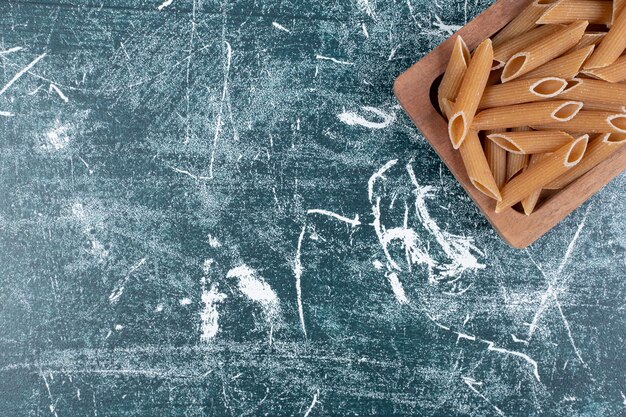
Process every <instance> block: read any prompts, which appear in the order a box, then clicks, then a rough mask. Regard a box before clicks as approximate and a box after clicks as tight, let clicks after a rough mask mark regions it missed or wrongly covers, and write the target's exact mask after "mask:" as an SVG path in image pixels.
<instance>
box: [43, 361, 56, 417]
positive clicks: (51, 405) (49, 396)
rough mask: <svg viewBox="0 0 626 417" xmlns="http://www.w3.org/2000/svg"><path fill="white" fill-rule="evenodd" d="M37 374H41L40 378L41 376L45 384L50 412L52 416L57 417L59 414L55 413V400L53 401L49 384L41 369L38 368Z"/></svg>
mask: <svg viewBox="0 0 626 417" xmlns="http://www.w3.org/2000/svg"><path fill="white" fill-rule="evenodd" d="M39 374H40V375H41V378H43V382H44V384H46V390H47V391H48V398H49V399H50V407H49V408H50V412H51V413H52V414H54V417H59V415H58V414H57V410H56V401H54V398H52V391H50V385H49V384H48V380H47V379H46V375H45V374H44V373H43V371H42V370H41V369H40V370H39ZM51 376H52V374H51Z"/></svg>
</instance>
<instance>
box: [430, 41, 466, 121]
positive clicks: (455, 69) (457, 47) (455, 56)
mask: <svg viewBox="0 0 626 417" xmlns="http://www.w3.org/2000/svg"><path fill="white" fill-rule="evenodd" d="M469 61H470V52H469V50H468V49H467V45H466V44H465V42H464V41H463V38H461V37H460V36H457V38H456V41H455V43H454V48H452V55H451V57H450V61H448V66H447V68H446V72H445V73H444V75H443V78H442V79H441V84H439V90H438V99H439V108H440V109H441V110H442V111H443V100H444V99H448V100H452V101H454V100H456V96H457V94H459V88H460V87H461V82H462V81H463V76H464V75H465V71H467V65H468V64H469Z"/></svg>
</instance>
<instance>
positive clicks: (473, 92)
mask: <svg viewBox="0 0 626 417" xmlns="http://www.w3.org/2000/svg"><path fill="white" fill-rule="evenodd" d="M492 63H493V48H492V47H491V39H486V40H484V41H483V42H482V43H481V44H480V45H479V46H478V48H477V49H476V51H475V52H474V55H473V56H472V58H471V60H470V62H469V65H468V67H467V71H466V72H465V76H464V77H463V81H462V82H461V87H460V88H459V94H458V96H457V98H456V101H455V102H454V110H453V114H452V116H451V117H450V121H449V122H448V134H449V136H450V140H451V141H452V146H453V147H454V149H459V147H460V146H461V143H463V140H465V137H466V136H467V132H468V131H469V130H470V126H471V125H472V122H473V120H474V116H475V115H476V110H477V109H478V104H479V103H480V98H481V97H482V95H483V92H484V91H485V86H486V85H487V80H488V79H489V74H490V73H491V64H492Z"/></svg>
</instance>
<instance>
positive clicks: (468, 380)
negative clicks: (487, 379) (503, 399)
mask: <svg viewBox="0 0 626 417" xmlns="http://www.w3.org/2000/svg"><path fill="white" fill-rule="evenodd" d="M462 378H463V382H464V383H465V385H467V386H468V387H469V389H471V390H472V391H473V392H474V393H475V394H476V395H478V396H479V397H480V398H482V399H483V400H485V402H486V403H487V404H489V405H490V406H492V407H493V409H494V410H496V412H497V413H498V414H499V415H501V416H503V415H504V413H503V412H502V410H500V409H499V408H498V407H497V406H496V405H495V404H493V403H492V402H491V401H489V400H488V399H487V397H485V395H484V394H482V393H481V392H480V391H478V389H476V387H480V386H482V385H483V383H482V382H478V381H476V380H475V379H474V378H469V377H466V376H464V377H462Z"/></svg>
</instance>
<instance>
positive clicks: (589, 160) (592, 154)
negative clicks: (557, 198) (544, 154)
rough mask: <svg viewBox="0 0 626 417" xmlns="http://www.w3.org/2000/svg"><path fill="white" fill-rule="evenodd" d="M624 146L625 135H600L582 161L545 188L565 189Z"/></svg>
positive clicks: (625, 141)
mask: <svg viewBox="0 0 626 417" xmlns="http://www.w3.org/2000/svg"><path fill="white" fill-rule="evenodd" d="M624 144H626V135H625V134H602V135H599V136H598V137H596V138H595V139H594V140H593V141H591V143H589V146H588V147H587V152H585V156H584V157H583V159H582V161H580V163H579V164H578V165H576V166H575V167H574V168H572V169H571V170H569V171H567V173H565V174H564V175H562V176H560V177H559V178H557V179H556V180H554V181H552V182H550V183H549V184H548V185H547V186H546V187H545V188H546V189H549V190H560V189H562V188H565V187H567V186H568V185H569V184H571V183H572V182H574V181H576V180H577V179H578V178H580V177H582V176H583V175H585V174H586V173H587V172H589V171H591V170H592V169H593V168H595V167H596V166H598V164H600V163H601V162H602V161H604V160H606V159H607V158H608V157H610V156H611V155H613V153H615V152H616V151H618V150H620V149H622V146H624Z"/></svg>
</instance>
